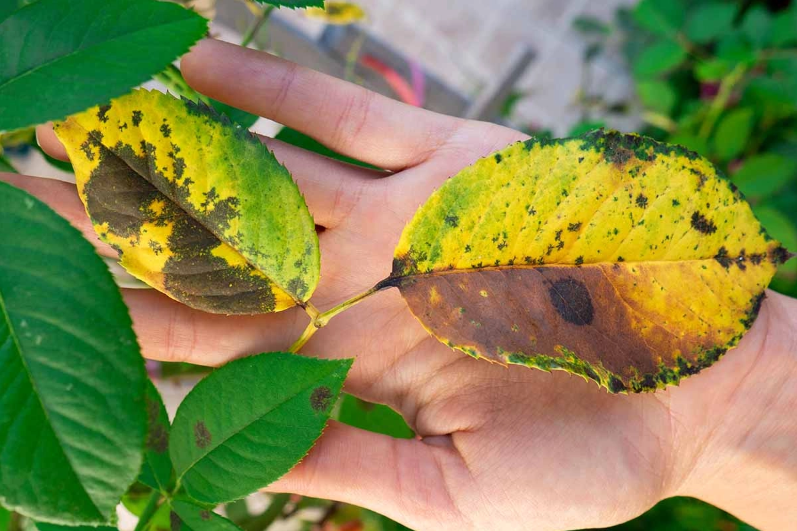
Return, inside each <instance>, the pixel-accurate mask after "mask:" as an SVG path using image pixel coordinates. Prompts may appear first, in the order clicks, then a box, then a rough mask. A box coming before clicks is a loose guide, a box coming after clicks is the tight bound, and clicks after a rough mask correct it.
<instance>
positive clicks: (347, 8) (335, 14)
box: [305, 2, 366, 25]
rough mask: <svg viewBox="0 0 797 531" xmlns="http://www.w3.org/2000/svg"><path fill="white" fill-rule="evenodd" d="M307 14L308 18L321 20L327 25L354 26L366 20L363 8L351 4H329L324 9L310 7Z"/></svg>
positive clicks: (306, 11)
mask: <svg viewBox="0 0 797 531" xmlns="http://www.w3.org/2000/svg"><path fill="white" fill-rule="evenodd" d="M305 13H306V14H307V16H308V17H311V18H318V19H321V20H323V21H324V22H326V23H327V24H339V25H346V24H354V23H355V22H360V21H363V20H365V19H366V15H365V11H364V10H363V8H361V7H360V6H358V5H357V4H354V3H351V2H327V3H326V4H325V7H324V9H321V8H320V7H308V8H307V9H306V10H305Z"/></svg>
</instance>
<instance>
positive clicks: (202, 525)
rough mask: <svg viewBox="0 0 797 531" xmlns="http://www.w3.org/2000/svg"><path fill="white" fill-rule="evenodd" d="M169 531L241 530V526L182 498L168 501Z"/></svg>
mask: <svg viewBox="0 0 797 531" xmlns="http://www.w3.org/2000/svg"><path fill="white" fill-rule="evenodd" d="M169 508H170V509H171V513H170V515H169V522H170V528H171V529H170V531H241V528H240V527H238V526H237V525H235V524H234V523H233V522H231V521H230V520H228V519H227V518H224V517H223V516H221V515H218V514H216V513H214V512H213V511H212V510H210V509H206V508H204V507H202V506H199V505H196V504H194V503H191V502H189V501H187V500H184V499H175V500H171V501H170V502H169Z"/></svg>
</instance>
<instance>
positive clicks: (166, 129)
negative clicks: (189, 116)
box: [161, 123, 172, 138]
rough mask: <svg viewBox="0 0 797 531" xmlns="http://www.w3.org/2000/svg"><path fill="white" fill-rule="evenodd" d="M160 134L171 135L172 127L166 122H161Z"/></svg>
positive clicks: (167, 136)
mask: <svg viewBox="0 0 797 531" xmlns="http://www.w3.org/2000/svg"><path fill="white" fill-rule="evenodd" d="M161 134H162V135H163V137H164V138H169V137H170V136H172V128H171V127H169V124H167V123H162V124H161Z"/></svg>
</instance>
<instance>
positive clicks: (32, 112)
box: [0, 0, 207, 130]
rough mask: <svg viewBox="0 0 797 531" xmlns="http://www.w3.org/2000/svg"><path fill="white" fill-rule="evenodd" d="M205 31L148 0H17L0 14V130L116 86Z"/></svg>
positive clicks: (77, 105)
mask: <svg viewBox="0 0 797 531" xmlns="http://www.w3.org/2000/svg"><path fill="white" fill-rule="evenodd" d="M4 1H5V0H4ZM12 3H13V2H12ZM206 32H207V21H206V20H205V19H204V18H202V17H201V16H199V15H197V14H196V13H194V12H192V11H189V10H187V9H184V8H182V7H180V6H178V5H175V4H173V3H169V2H156V1H155V0H80V1H79V2H75V1H73V0H38V1H37V2H33V3H31V4H30V5H27V6H25V7H22V8H21V9H19V10H17V11H14V12H13V13H11V14H10V15H9V16H8V17H7V18H5V19H4V20H3V19H2V18H0V50H3V53H2V54H0V130H3V129H6V130H11V129H17V128H20V127H24V126H27V125H34V124H38V123H42V122H45V121H47V120H52V119H56V118H61V117H63V116H66V115H68V114H71V113H74V112H78V111H81V110H83V109H86V108H87V107H90V106H91V105H95V104H97V103H99V102H103V101H107V100H108V99H110V98H112V97H114V96H119V95H121V94H124V93H125V92H127V91H128V90H129V89H130V88H131V87H134V86H136V85H138V84H140V83H143V82H144V81H146V80H147V79H148V78H150V77H151V76H152V75H154V74H156V73H157V72H158V71H160V70H162V69H163V68H164V67H165V66H166V65H167V64H169V63H171V62H172V61H174V60H175V59H177V57H179V56H180V55H182V54H183V53H185V52H187V51H188V48H189V47H190V46H191V45H192V44H193V43H195V42H196V41H197V40H199V39H200V38H202V36H203V35H204V34H205V33H206ZM65 86H67V87H69V89H68V90H64V87H65Z"/></svg>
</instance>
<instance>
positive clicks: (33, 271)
mask: <svg viewBox="0 0 797 531" xmlns="http://www.w3.org/2000/svg"><path fill="white" fill-rule="evenodd" d="M0 212H2V213H3V214H2V216H0V504H2V505H4V506H5V507H8V508H9V509H12V510H15V511H17V512H20V513H22V514H25V515H27V516H30V517H32V518H35V519H37V520H43V521H49V522H53V523H59V524H69V525H77V524H91V525H97V524H103V523H106V522H108V521H109V520H110V519H111V517H112V515H115V512H114V507H115V506H116V504H117V503H118V502H119V499H120V498H121V496H122V494H124V492H125V490H126V489H127V487H128V485H129V484H130V483H132V482H133V480H135V478H136V475H137V474H138V471H139V468H140V466H141V449H142V447H143V445H144V435H145V430H146V415H145V410H144V382H145V380H146V374H145V371H144V363H143V361H142V359H141V356H140V353H139V348H138V344H137V342H136V337H135V335H134V333H133V330H132V327H131V321H130V317H129V315H128V312H127V307H126V306H125V304H124V302H123V301H122V297H121V295H120V294H119V290H118V289H117V287H116V285H115V284H114V282H113V279H112V278H111V275H110V273H109V272H108V269H107V268H106V267H105V264H104V263H103V261H102V260H101V259H100V257H99V256H97V254H96V253H95V252H94V248H93V247H92V245H91V244H90V243H89V242H87V241H86V240H84V239H83V237H82V236H81V234H80V233H79V232H78V231H77V230H76V229H74V228H73V227H72V226H71V225H70V224H69V223H68V222H66V221H65V220H64V219H62V218H61V217H59V216H58V215H57V214H55V212H53V211H52V210H51V209H50V208H49V207H47V206H46V205H44V204H43V203H41V202H40V201H38V200H37V199H35V198H33V197H31V196H30V195H29V194H27V193H25V192H23V191H21V190H18V189H16V188H13V187H11V186H9V185H7V184H5V183H0Z"/></svg>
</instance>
